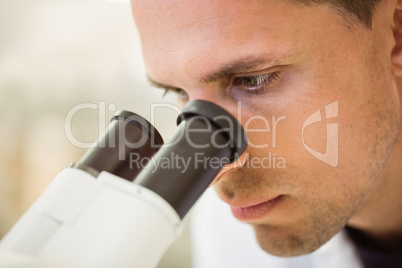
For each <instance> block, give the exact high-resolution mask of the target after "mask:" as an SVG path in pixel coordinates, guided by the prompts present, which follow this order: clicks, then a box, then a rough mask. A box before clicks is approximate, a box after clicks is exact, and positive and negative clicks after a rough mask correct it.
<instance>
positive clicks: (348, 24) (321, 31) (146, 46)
mask: <svg viewBox="0 0 402 268" xmlns="http://www.w3.org/2000/svg"><path fill="white" fill-rule="evenodd" d="M227 3H228V2H227V1H222V0H214V1H181V0H177V1H155V0H132V9H133V15H134V20H135V23H136V26H137V28H138V31H139V33H140V37H141V42H142V50H143V57H144V61H145V65H146V69H147V73H148V76H149V77H150V78H151V80H152V81H153V83H154V84H155V85H156V86H159V87H165V88H168V89H173V90H174V89H181V92H182V93H183V94H181V95H180V99H181V101H183V102H185V101H188V100H193V99H204V100H209V101H211V102H215V103H217V104H219V105H221V106H223V107H224V108H225V109H227V110H228V111H229V112H231V113H232V114H233V115H235V116H237V115H238V112H237V109H238V102H240V103H241V105H242V113H241V118H238V119H239V121H240V122H241V123H242V125H243V126H246V125H247V127H246V130H247V134H248V138H249V140H250V141H251V143H252V144H254V145H256V144H257V145H258V144H260V145H261V144H268V145H269V146H267V147H265V148H256V146H249V147H248V149H247V151H246V154H247V157H248V159H253V158H263V157H265V156H267V155H268V154H269V152H275V153H276V154H277V155H278V156H279V155H280V156H281V157H283V158H284V159H285V160H286V168H283V169H275V168H263V167H253V168H250V167H244V168H239V165H238V166H235V165H232V166H229V169H230V170H229V171H228V170H225V172H223V173H221V174H220V175H218V177H217V178H216V179H215V182H214V188H215V189H216V191H217V193H218V195H219V197H220V198H221V199H222V200H224V201H225V202H227V203H228V204H230V205H231V206H233V207H238V206H240V207H241V206H242V205H243V204H245V203H247V202H254V201H258V200H260V201H261V200H266V199H267V198H268V199H270V198H272V197H276V196H278V195H280V196H281V200H280V202H278V203H276V204H275V206H274V207H273V208H272V209H271V210H270V212H269V213H268V214H267V215H265V216H263V217H260V218H258V219H256V220H247V221H246V222H247V223H249V224H251V225H252V226H253V228H254V231H255V234H256V238H257V240H258V243H259V245H260V246H261V248H262V249H263V250H265V251H266V252H269V253H271V254H274V255H278V256H296V255H301V254H307V253H310V252H312V251H314V250H316V249H317V248H319V247H320V246H321V245H323V244H324V243H325V242H326V241H328V240H329V239H330V238H331V237H332V236H334V235H335V234H336V233H337V232H339V231H340V230H341V229H342V228H343V227H344V226H345V225H349V226H352V227H355V228H358V229H360V230H361V231H362V232H364V233H365V234H366V235H367V236H369V237H370V238H371V239H373V240H374V241H375V242H376V243H377V244H378V245H379V246H380V247H382V248H385V249H393V248H395V247H396V246H398V244H399V245H400V242H401V237H402V227H401V226H402V218H401V213H399V211H401V208H402V195H400V194H399V193H400V191H401V190H402V177H401V174H402V170H401V169H402V165H401V164H400V163H401V161H402V142H401V134H400V133H401V124H400V120H401V103H402V99H401V95H402V94H401V93H402V92H401V91H402V83H401V81H400V75H401V74H402V67H401V66H402V55H401V54H402V52H401V51H400V48H401V47H402V45H401V44H400V42H401V40H400V39H401V38H399V36H400V34H399V33H400V32H402V31H401V27H400V23H399V22H398V21H399V20H401V21H402V19H400V18H401V17H402V16H400V15H399V8H400V6H401V4H400V1H396V0H393V1H391V0H384V1H382V2H381V3H380V4H379V6H378V8H377V11H376V14H375V16H374V18H373V27H372V29H368V28H366V27H365V26H363V25H362V24H360V23H359V22H357V21H356V20H355V19H354V18H353V17H347V18H345V16H342V15H341V14H340V13H339V12H336V11H335V10H334V9H332V8H331V7H330V6H329V5H326V4H325V5H318V6H309V7H306V6H303V5H299V4H295V3H293V2H290V1H285V0H282V1H278V0H264V1H262V0H261V1H249V0H238V1H231V2H230V5H228V4H227ZM395 12H396V13H395ZM394 13H395V14H396V15H395V16H394ZM394 17H395V19H396V20H397V22H396V23H395V22H394ZM239 62H240V64H234V63H239ZM234 65H236V67H238V68H234V69H233V68H228V67H230V66H232V67H233V66H234ZM237 65H239V66H237ZM245 67H248V68H245ZM223 69H224V70H226V71H224V72H220V70H223ZM214 74H215V75H214ZM264 74H268V75H269V74H274V75H272V77H275V79H272V81H271V82H270V83H269V85H268V84H265V86H262V89H261V88H260V89H259V90H257V92H256V90H255V89H253V88H250V87H246V86H243V85H242V84H241V83H240V85H239V84H238V83H237V82H238V81H239V77H248V76H255V75H264ZM236 78H237V79H236ZM240 81H244V80H242V79H241V78H240ZM334 101H338V110H339V116H338V117H337V118H333V119H329V120H328V121H325V120H324V121H322V122H319V123H316V124H314V125H311V126H310V127H309V128H308V129H306V132H305V142H306V144H308V145H309V146H310V147H312V148H314V149H316V150H318V151H321V152H324V151H325V144H326V123H334V122H337V123H338V124H339V132H338V134H339V164H338V166H336V167H332V166H330V165H328V164H325V163H323V162H322V161H320V160H318V159H317V158H315V157H313V156H312V155H311V154H310V153H309V152H307V151H306V149H305V148H304V147H303V144H302V142H301V134H300V133H301V126H302V125H303V122H304V121H305V120H306V119H307V118H308V117H309V116H310V115H311V114H313V113H314V112H315V111H317V110H319V109H321V110H322V112H321V114H322V115H323V108H324V107H325V106H326V105H328V104H330V103H333V102H334ZM283 115H284V116H286V120H283V121H281V122H280V123H278V125H277V134H276V146H275V147H274V146H273V144H272V135H273V133H272V131H271V132H265V133H258V132H255V131H253V130H252V129H257V128H259V129H264V128H266V126H265V125H264V123H263V121H262V120H257V119H255V118H256V116H260V117H264V118H267V119H268V120H271V117H272V116H276V118H278V117H280V116H283ZM324 117H325V116H324ZM247 122H248V123H247ZM271 123H272V121H271ZM243 159H244V157H243ZM233 235H235V234H233Z"/></svg>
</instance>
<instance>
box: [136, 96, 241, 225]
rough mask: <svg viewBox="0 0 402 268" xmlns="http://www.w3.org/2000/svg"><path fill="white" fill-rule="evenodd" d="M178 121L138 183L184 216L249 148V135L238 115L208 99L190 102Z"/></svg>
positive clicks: (141, 174) (140, 175)
mask: <svg viewBox="0 0 402 268" xmlns="http://www.w3.org/2000/svg"><path fill="white" fill-rule="evenodd" d="M177 122H178V125H179V126H178V129H177V131H176V132H175V134H174V135H173V138H172V140H171V141H170V143H168V144H165V145H164V146H163V147H162V148H161V149H160V150H159V151H158V152H157V153H156V154H155V156H154V157H153V158H152V159H151V161H150V163H149V165H148V166H147V167H146V168H144V169H143V171H142V172H141V173H140V174H139V175H138V176H137V178H136V179H135V181H134V183H137V184H140V185H142V186H144V187H146V188H148V189H150V190H152V191H154V192H155V193H157V194H158V195H160V196H161V197H162V198H164V199H165V200H166V201H167V202H168V203H169V204H170V205H171V206H172V207H173V208H174V209H175V210H176V212H177V213H178V215H179V216H180V217H181V218H184V216H185V215H186V214H187V212H188V211H189V210H190V209H191V207H192V206H193V205H194V203H195V202H196V201H197V200H198V198H199V197H200V196H201V194H202V193H203V192H204V191H205V190H206V188H207V187H208V186H209V185H210V183H211V182H212V181H213V179H214V178H215V177H216V175H217V174H218V173H219V171H220V170H221V169H222V168H223V166H224V165H226V164H229V163H232V162H233V161H235V160H236V159H237V158H238V157H239V156H240V155H241V154H242V153H243V152H244V151H245V150H246V148H247V137H246V133H245V131H244V130H243V128H242V126H241V124H240V123H239V122H238V121H237V120H236V118H234V117H233V116H232V115H231V114H230V113H229V112H227V111H226V110H224V109H223V108H221V107H219V106H217V105H215V104H213V103H211V102H208V101H203V100H194V101H190V102H188V103H187V104H186V105H185V107H184V108H183V111H182V114H181V115H180V116H179V117H178V120H177Z"/></svg>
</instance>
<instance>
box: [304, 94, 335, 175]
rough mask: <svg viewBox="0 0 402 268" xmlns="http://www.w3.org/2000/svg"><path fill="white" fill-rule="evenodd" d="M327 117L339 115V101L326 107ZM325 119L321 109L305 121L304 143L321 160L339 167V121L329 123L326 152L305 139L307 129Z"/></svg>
mask: <svg viewBox="0 0 402 268" xmlns="http://www.w3.org/2000/svg"><path fill="white" fill-rule="evenodd" d="M324 114H325V119H326V120H328V119H331V118H337V117H338V101H334V102H332V103H330V104H328V105H326V106H325V108H324ZM322 120H324V119H323V118H322V117H321V109H320V110H317V111H315V112H314V113H313V114H311V115H310V116H309V117H308V118H307V119H306V121H304V123H303V126H302V143H303V146H304V148H305V149H306V150H307V151H308V152H309V153H310V154H311V155H313V156H314V157H315V158H317V159H318V160H321V161H322V162H324V163H326V164H328V165H330V166H332V167H337V166H338V164H339V132H338V123H327V124H326V128H327V137H326V148H325V152H324V153H321V152H319V151H317V150H315V149H313V148H311V147H310V146H308V145H307V144H306V142H305V140H304V131H305V129H306V128H307V127H308V126H310V125H312V124H314V123H317V122H321V121H322Z"/></svg>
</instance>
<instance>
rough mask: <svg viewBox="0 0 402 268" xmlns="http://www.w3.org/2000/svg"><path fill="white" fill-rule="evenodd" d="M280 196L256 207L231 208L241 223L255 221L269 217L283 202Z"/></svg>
mask: <svg viewBox="0 0 402 268" xmlns="http://www.w3.org/2000/svg"><path fill="white" fill-rule="evenodd" d="M282 198H283V196H282V195H279V196H277V197H275V198H272V199H269V200H267V201H264V202H261V203H257V204H255V205H245V206H236V207H235V206H231V209H232V213H233V215H234V216H235V217H236V218H237V219H238V220H240V221H255V220H259V219H261V218H265V217H267V216H268V215H269V214H270V213H271V211H272V210H273V209H274V208H275V206H276V205H277V204H278V202H280V201H281V200H282Z"/></svg>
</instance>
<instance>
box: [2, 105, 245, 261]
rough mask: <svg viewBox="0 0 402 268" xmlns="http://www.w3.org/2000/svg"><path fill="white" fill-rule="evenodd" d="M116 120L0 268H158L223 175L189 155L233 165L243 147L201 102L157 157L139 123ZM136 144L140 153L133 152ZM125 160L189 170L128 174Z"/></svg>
mask: <svg viewBox="0 0 402 268" xmlns="http://www.w3.org/2000/svg"><path fill="white" fill-rule="evenodd" d="M114 119H115V120H114V121H113V122H112V124H111V127H110V128H109V130H108V132H106V133H105V135H104V136H103V137H102V138H101V139H100V140H99V141H98V145H99V144H103V145H104V146H103V147H99V146H98V147H94V148H93V149H90V150H89V151H88V152H87V154H86V155H85V156H84V157H83V158H82V159H81V160H80V161H79V162H78V163H77V164H73V165H70V167H67V168H65V169H63V170H62V171H61V172H60V173H59V174H58V175H57V176H56V178H55V179H54V181H53V182H52V183H51V184H50V185H49V187H48V188H47V189H46V190H45V192H44V193H43V194H42V195H41V196H40V197H39V199H38V200H37V201H36V202H35V203H34V204H33V205H32V207H31V208H30V209H29V210H28V211H27V212H26V213H25V214H24V215H23V216H22V217H21V219H20V220H19V221H18V222H17V223H16V224H15V226H14V227H13V228H12V229H11V230H10V232H9V233H7V234H6V236H5V237H4V238H3V240H2V241H1V242H0V268H17V267H18V268H61V267H68V268H126V267H127V268H129V267H138V268H153V267H156V265H157V264H158V262H159V261H160V259H161V257H162V256H163V254H164V253H165V251H166V250H167V249H168V247H169V246H170V245H171V243H172V242H173V241H174V240H175V239H176V238H177V237H178V236H179V235H180V233H181V222H182V219H183V218H184V216H185V215H186V214H187V212H188V211H189V210H190V209H191V207H192V206H193V205H194V203H195V202H196V201H197V200H198V198H199V197H200V196H201V194H202V193H203V192H204V191H205V189H206V188H207V187H208V185H209V184H210V183H211V182H212V180H213V179H214V178H215V176H216V175H217V174H218V173H219V171H220V170H221V168H222V167H223V166H220V167H217V166H216V165H215V166H208V165H205V163H203V164H202V165H199V163H198V160H196V158H195V157H194V154H197V155H204V156H206V158H205V159H210V158H211V157H216V158H218V159H224V158H227V159H230V162H233V161H235V160H236V158H237V157H238V156H239V155H241V154H242V153H243V152H244V151H245V149H246V147H247V138H246V135H245V132H244V130H243V129H242V127H241V125H240V123H238V122H237V120H236V119H235V118H234V117H232V116H231V115H230V114H229V113H228V112H226V111H225V110H223V109H222V108H220V107H219V106H216V105H214V104H212V103H209V102H206V101H201V100H196V101H192V102H189V103H188V104H187V105H186V106H185V107H184V109H183V113H182V114H181V115H180V116H179V118H178V125H179V127H178V131H177V132H176V134H175V135H174V137H173V140H174V141H175V144H174V145H173V146H162V148H160V146H161V144H162V143H163V140H162V139H161V137H160V135H159V134H158V133H157V131H156V130H155V129H154V128H153V126H152V125H151V124H150V123H149V122H147V121H146V120H144V119H143V118H141V117H139V116H138V115H135V114H132V113H129V112H122V113H120V114H119V115H117V116H116V117H115V118H114ZM195 130H199V131H198V132H197V131H195ZM183 133H184V134H186V135H183ZM187 134H189V135H187ZM144 137H145V138H144ZM212 137H213V139H214V140H212V142H211V138H212ZM122 140H124V142H123V143H122V142H121V141H122ZM139 141H141V142H142V143H141V146H140V147H139V146H132V145H133V144H137V145H138V144H139V143H138V142H139ZM195 143H198V144H199V145H200V146H196V144H195ZM155 144H156V145H157V146H155ZM206 144H208V145H211V144H212V145H211V146H205V145H206ZM131 153H136V154H140V155H141V156H142V157H149V156H153V159H163V158H164V157H170V155H171V154H172V153H175V155H176V156H177V157H182V158H183V159H187V160H189V163H190V165H191V166H190V167H189V168H188V169H187V170H186V171H185V172H183V170H180V169H178V168H168V169H165V168H161V167H157V166H155V163H157V161H150V162H149V163H150V165H148V166H147V167H145V168H141V169H140V168H133V167H132V166H131V165H130V163H128V160H129V159H128V156H129V155H130V154H131ZM155 153H156V154H155ZM154 154H155V155H154ZM225 163H226V164H227V162H225Z"/></svg>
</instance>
